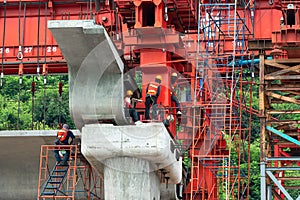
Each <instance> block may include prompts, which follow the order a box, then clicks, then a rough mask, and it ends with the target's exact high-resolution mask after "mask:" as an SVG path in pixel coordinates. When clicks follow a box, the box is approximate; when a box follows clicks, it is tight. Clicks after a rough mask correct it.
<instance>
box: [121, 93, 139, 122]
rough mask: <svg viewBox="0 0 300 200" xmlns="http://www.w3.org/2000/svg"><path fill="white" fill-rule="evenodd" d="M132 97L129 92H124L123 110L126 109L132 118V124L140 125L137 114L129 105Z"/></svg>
mask: <svg viewBox="0 0 300 200" xmlns="http://www.w3.org/2000/svg"><path fill="white" fill-rule="evenodd" d="M132 95H133V92H132V91H131V90H127V91H126V94H125V97H124V106H125V109H128V112H129V115H130V117H131V118H132V120H133V122H134V124H136V125H139V124H142V122H141V121H139V116H138V113H137V111H136V109H135V108H134V107H133V106H132V104H131V96H132Z"/></svg>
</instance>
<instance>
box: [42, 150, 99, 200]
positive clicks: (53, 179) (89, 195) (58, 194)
mask: <svg viewBox="0 0 300 200" xmlns="http://www.w3.org/2000/svg"><path fill="white" fill-rule="evenodd" d="M54 150H59V152H60V155H63V152H64V151H70V152H71V153H70V158H69V162H68V165H62V164H58V163H56V162H55V158H54V153H53V151H54ZM103 195H104V194H103V178H102V176H100V175H99V174H98V173H97V172H96V171H95V170H94V168H93V167H92V166H91V165H90V164H89V163H88V162H87V160H86V159H85V158H84V157H83V156H82V154H81V153H80V148H79V147H78V146H77V145H42V146H41V154H40V171H39V183H38V199H43V200H44V199H68V200H71V199H72V200H74V199H103Z"/></svg>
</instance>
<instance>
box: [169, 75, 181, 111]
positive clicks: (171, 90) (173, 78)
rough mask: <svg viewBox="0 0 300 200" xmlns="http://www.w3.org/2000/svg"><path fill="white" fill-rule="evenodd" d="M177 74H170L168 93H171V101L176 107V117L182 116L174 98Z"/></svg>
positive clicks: (178, 104) (175, 97)
mask: <svg viewBox="0 0 300 200" xmlns="http://www.w3.org/2000/svg"><path fill="white" fill-rule="evenodd" d="M177 80H178V77H177V73H176V72H173V73H172V74H171V85H170V93H171V101H173V102H174V103H175V105H176V114H177V115H182V112H181V111H180V103H179V100H178V98H177V96H176V90H175V89H176V85H177Z"/></svg>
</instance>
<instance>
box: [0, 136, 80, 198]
mask: <svg viewBox="0 0 300 200" xmlns="http://www.w3.org/2000/svg"><path fill="white" fill-rule="evenodd" d="M73 132H74V134H75V135H76V136H77V137H79V136H80V133H79V131H77V130H76V131H73ZM56 133H57V131H56V130H50V131H44V130H39V131H0V200H33V199H36V198H37V189H38V177H39V159H40V149H41V145H44V144H45V145H46V144H48V145H49V144H53V143H54V141H55V136H56ZM51 162H53V164H54V163H55V159H54V156H52V155H51V157H50V163H51Z"/></svg>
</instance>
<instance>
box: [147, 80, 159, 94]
mask: <svg viewBox="0 0 300 200" xmlns="http://www.w3.org/2000/svg"><path fill="white" fill-rule="evenodd" d="M158 86H159V83H154V82H151V83H149V85H148V92H147V94H149V95H156V93H157V90H158Z"/></svg>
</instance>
